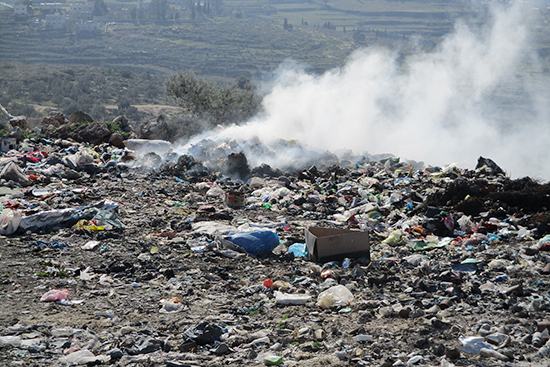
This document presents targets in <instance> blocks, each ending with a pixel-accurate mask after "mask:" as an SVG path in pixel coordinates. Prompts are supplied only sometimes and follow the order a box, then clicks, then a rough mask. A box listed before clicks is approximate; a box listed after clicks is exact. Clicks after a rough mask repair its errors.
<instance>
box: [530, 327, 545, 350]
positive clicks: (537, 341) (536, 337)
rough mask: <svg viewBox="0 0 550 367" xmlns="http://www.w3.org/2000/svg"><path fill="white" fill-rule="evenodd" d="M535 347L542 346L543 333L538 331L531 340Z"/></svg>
mask: <svg viewBox="0 0 550 367" xmlns="http://www.w3.org/2000/svg"><path fill="white" fill-rule="evenodd" d="M531 342H532V343H533V345H534V346H535V347H540V346H542V333H541V332H539V331H537V332H536V333H534V334H533V339H532V341H531Z"/></svg>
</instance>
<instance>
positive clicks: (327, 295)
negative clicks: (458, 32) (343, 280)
mask: <svg viewBox="0 0 550 367" xmlns="http://www.w3.org/2000/svg"><path fill="white" fill-rule="evenodd" d="M353 299H354V297H353V294H352V293H351V291H350V290H349V289H347V288H346V287H344V286H343V285H341V284H340V285H335V286H334V287H330V288H329V289H327V290H326V291H324V292H321V293H319V296H318V297H317V304H318V305H319V307H321V308H333V307H339V306H347V305H349V304H350V303H351V302H352V301H353Z"/></svg>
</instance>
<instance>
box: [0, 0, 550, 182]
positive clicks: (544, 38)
mask: <svg viewBox="0 0 550 367" xmlns="http://www.w3.org/2000/svg"><path fill="white" fill-rule="evenodd" d="M15 2H16V0H7V1H5V2H0V103H2V105H3V106H4V107H6V108H7V109H8V111H10V113H12V114H13V115H25V116H27V117H28V119H29V121H30V122H31V125H33V126H39V125H40V121H41V120H42V118H44V117H45V116H47V115H48V114H49V113H51V112H62V113H64V114H65V115H67V116H68V115H70V114H71V113H73V112H75V111H78V110H81V111H85V112H87V113H89V114H90V116H92V117H93V118H94V119H96V120H105V121H112V120H113V119H114V118H115V117H116V116H119V115H122V114H124V115H126V116H127V117H128V119H129V120H130V123H131V124H132V125H133V126H134V131H135V132H136V134H137V136H138V137H139V132H140V129H141V127H143V126H144V125H147V124H149V123H150V122H151V121H163V123H165V125H166V126H164V127H163V129H164V130H162V131H163V132H164V134H163V135H159V136H156V137H155V138H161V139H169V140H171V141H172V142H178V145H179V146H181V149H182V151H183V149H185V147H188V146H190V145H191V144H193V143H195V142H197V141H198V140H200V139H202V138H205V137H207V138H219V139H223V140H227V139H230V138H237V139H247V140H248V141H247V142H245V143H243V144H241V145H240V146H239V147H237V148H235V150H240V149H243V150H244V151H245V153H247V156H248V159H249V160H250V161H251V163H252V165H257V164H260V163H263V162H266V163H269V164H271V165H273V166H276V167H284V166H286V165H288V164H290V163H294V162H296V161H299V160H302V161H303V160H304V158H307V157H308V156H315V154H317V155H322V153H323V151H325V150H330V151H332V152H336V153H339V154H340V155H341V157H343V158H349V157H350V156H351V153H350V152H351V151H352V152H353V154H355V155H357V156H358V157H356V158H358V159H360V156H361V155H363V154H365V153H368V154H371V155H377V154H393V155H396V156H400V157H402V158H404V159H412V160H415V161H424V162H425V163H426V164H431V165H445V164H450V163H456V164H457V165H458V166H459V167H463V168H470V169H471V168H474V167H475V164H476V162H477V158H478V157H479V156H484V157H489V158H492V159H493V160H495V161H496V162H497V163H498V164H499V165H500V166H501V167H502V168H503V169H505V170H506V171H507V172H508V173H509V174H510V175H511V176H512V177H521V176H525V175H528V176H531V177H534V178H543V179H545V180H548V179H550V169H549V168H547V167H548V165H547V164H546V162H547V161H548V153H547V149H546V145H547V142H548V141H549V140H550V139H549V138H550V134H549V131H548V130H549V129H548V122H549V121H548V106H549V104H550V93H549V88H550V87H549V86H550V83H549V70H550V67H549V65H550V26H549V21H550V1H549V0H536V1H531V2H527V1H523V2H521V3H520V2H517V3H507V4H503V3H498V4H497V3H494V2H491V1H466V0H461V1H444V0H411V1H388V0H369V1H357V0H339V1H330V0H307V1H306V0H247V1H240V0H151V1H148V0H147V1H146V0H143V1H127V0H123V1H118V0H117V1H109V0H96V3H95V4H96V5H94V9H93V11H91V12H89V13H78V12H76V13H75V12H74V11H73V7H72V5H73V4H75V3H83V1H79V0H74V1H70V2H66V1H62V2H61V3H60V4H61V5H60V6H61V10H59V12H60V15H61V17H62V22H63V23H62V24H61V28H59V29H54V28H52V26H51V25H52V24H51V23H49V20H48V16H49V15H51V14H48V10H47V9H43V8H42V7H41V6H40V4H39V2H35V1H33V0H25V1H24V3H25V4H26V5H25V6H26V9H27V11H28V14H26V15H20V16H15V10H14V3H15ZM57 11H58V10H56V12H57ZM88 26H90V27H91V28H90V27H88ZM178 72H193V73H195V75H196V76H197V80H198V81H197V83H203V82H204V83H209V84H207V85H208V87H209V88H211V90H216V88H215V86H216V85H219V86H221V87H223V88H229V89H226V90H227V91H229V92H230V93H233V94H235V95H236V91H237V92H239V93H242V95H247V93H248V96H250V94H251V93H253V94H255V95H256V96H259V97H261V98H263V100H262V104H261V107H262V108H261V112H260V113H259V114H257V115H254V116H255V117H253V118H235V116H240V113H241V111H239V110H238V109H237V111H236V112H235V111H233V112H235V113H233V114H232V116H233V120H231V119H224V116H225V115H224V114H223V111H221V112H220V111H216V114H213V113H208V111H206V113H198V111H197V110H193V108H189V106H186V105H184V104H182V103H178V101H177V100H174V99H172V98H171V96H170V95H169V93H167V89H166V88H165V85H166V83H167V81H170V80H174V75H176V73H178ZM197 85H198V84H197ZM231 88H233V89H231ZM235 88H237V89H235ZM250 100H252V99H250ZM179 102H181V101H179ZM215 102H216V103H217V105H218V106H219V102H220V101H215ZM216 103H215V104H216ZM237 105H238V103H237ZM237 107H238V106H237ZM248 107H250V106H248ZM248 107H247V108H248ZM252 107H253V106H252ZM252 107H251V108H249V109H248V112H250V111H252V110H254V111H255V110H256V109H255V108H252ZM242 115H243V116H244V115H246V116H251V115H253V114H251V113H244V114H242ZM159 116H162V119H159ZM212 116H217V118H215V119H213V118H212ZM220 116H221V117H220ZM0 118H1V117H0ZM233 123H236V125H235V126H233V127H231V124H233ZM218 125H220V126H221V129H219V128H218V127H217V126H218ZM111 126H112V125H111ZM205 131H206V132H205ZM201 132H202V134H200V135H198V136H195V135H196V134H198V133H201ZM0 133H1V131H0ZM32 134H38V133H36V132H32ZM129 136H130V134H129V133H128V134H127V136H126V135H125V136H124V138H127V137H129ZM192 136H194V137H192ZM191 137H192V138H191ZM281 139H283V140H284V141H281ZM260 141H261V142H262V143H265V144H268V145H270V147H271V148H273V149H276V151H277V154H276V155H275V156H273V155H272V154H271V155H269V154H268V155H262V154H259V151H258V149H253V148H257V147H254V144H255V142H260ZM300 146H307V147H308V148H307V149H302V148H300ZM289 147H290V148H289ZM249 148H250V149H249ZM283 148H284V149H283ZM247 149H249V150H247ZM312 152H314V153H312Z"/></svg>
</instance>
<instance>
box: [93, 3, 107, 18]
mask: <svg viewBox="0 0 550 367" xmlns="http://www.w3.org/2000/svg"><path fill="white" fill-rule="evenodd" d="M108 12H109V10H108V9H107V5H105V3H104V2H103V0H95V3H94V11H93V15H98V16H101V15H105V14H107V13H108Z"/></svg>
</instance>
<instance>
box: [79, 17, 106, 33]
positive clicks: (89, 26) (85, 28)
mask: <svg viewBox="0 0 550 367" xmlns="http://www.w3.org/2000/svg"><path fill="white" fill-rule="evenodd" d="M100 27H101V24H100V23H99V22H94V21H92V20H89V21H87V22H81V23H77V24H76V30H77V31H79V32H95V31H97V30H98V29H99V28H100Z"/></svg>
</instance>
